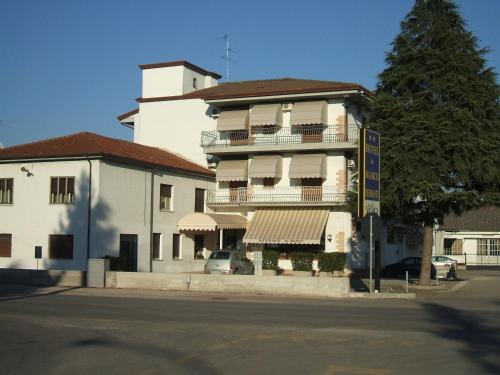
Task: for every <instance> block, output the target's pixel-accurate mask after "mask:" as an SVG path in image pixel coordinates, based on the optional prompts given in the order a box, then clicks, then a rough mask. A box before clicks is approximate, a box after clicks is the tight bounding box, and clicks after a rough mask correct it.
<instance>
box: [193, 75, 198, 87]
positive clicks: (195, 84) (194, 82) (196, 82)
mask: <svg viewBox="0 0 500 375" xmlns="http://www.w3.org/2000/svg"><path fill="white" fill-rule="evenodd" d="M197 88H198V78H195V77H193V89H197Z"/></svg>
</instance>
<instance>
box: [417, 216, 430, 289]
mask: <svg viewBox="0 0 500 375" xmlns="http://www.w3.org/2000/svg"><path fill="white" fill-rule="evenodd" d="M431 256H432V224H425V226H424V251H423V253H422V268H420V279H419V282H418V283H419V285H429V283H430V277H431Z"/></svg>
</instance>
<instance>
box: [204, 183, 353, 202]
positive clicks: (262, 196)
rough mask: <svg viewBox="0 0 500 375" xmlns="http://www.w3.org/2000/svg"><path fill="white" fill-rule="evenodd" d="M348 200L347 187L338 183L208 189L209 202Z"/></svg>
mask: <svg viewBox="0 0 500 375" xmlns="http://www.w3.org/2000/svg"><path fill="white" fill-rule="evenodd" d="M346 202H347V190H346V188H338V187H336V186H277V187H262V186H250V187H242V188H235V189H217V190H215V191H209V192H208V193H207V205H209V206H238V205H246V206H254V205H255V206H260V205H263V206H272V205H290V206H294V205H300V206H315V205H316V206H318V205H320V206H336V205H344V204H346Z"/></svg>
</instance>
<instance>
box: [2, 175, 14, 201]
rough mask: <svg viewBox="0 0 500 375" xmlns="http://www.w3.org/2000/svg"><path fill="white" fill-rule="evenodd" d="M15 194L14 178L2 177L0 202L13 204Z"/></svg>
mask: <svg viewBox="0 0 500 375" xmlns="http://www.w3.org/2000/svg"><path fill="white" fill-rule="evenodd" d="M13 194H14V179H13V178H0V204H12V202H13Z"/></svg>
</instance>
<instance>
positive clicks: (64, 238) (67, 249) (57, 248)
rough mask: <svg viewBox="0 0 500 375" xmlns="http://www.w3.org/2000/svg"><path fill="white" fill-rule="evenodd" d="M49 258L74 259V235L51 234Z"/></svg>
mask: <svg viewBox="0 0 500 375" xmlns="http://www.w3.org/2000/svg"><path fill="white" fill-rule="evenodd" d="M49 258H51V259H73V235H72V234H51V235H50V236H49Z"/></svg>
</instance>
